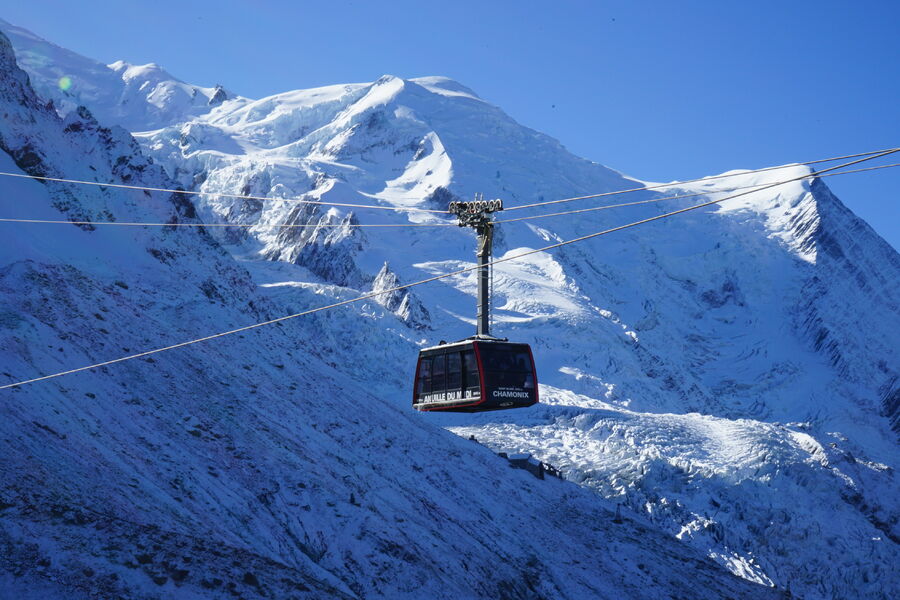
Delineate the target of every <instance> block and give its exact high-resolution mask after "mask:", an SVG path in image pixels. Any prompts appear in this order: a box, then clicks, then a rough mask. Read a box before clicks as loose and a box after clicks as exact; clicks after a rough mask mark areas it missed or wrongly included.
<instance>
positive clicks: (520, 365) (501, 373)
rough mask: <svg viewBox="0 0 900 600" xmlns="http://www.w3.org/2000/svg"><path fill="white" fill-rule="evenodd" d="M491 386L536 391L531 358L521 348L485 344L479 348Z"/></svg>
mask: <svg viewBox="0 0 900 600" xmlns="http://www.w3.org/2000/svg"><path fill="white" fill-rule="evenodd" d="M479 348H480V350H481V360H482V362H483V364H484V370H485V371H486V372H487V373H488V376H489V377H488V379H489V380H490V386H491V387H493V386H498V387H510V388H519V389H534V373H533V371H532V364H531V356H530V355H529V354H528V352H526V351H524V350H520V349H519V348H515V347H512V348H511V347H509V346H503V345H499V344H498V345H497V346H495V347H491V346H490V345H488V344H484V345H482V346H480V347H479Z"/></svg>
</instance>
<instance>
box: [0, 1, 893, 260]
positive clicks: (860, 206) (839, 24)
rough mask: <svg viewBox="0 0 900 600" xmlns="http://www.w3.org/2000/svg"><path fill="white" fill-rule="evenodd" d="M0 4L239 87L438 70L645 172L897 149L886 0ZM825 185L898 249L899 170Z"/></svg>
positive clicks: (89, 39)
mask: <svg viewBox="0 0 900 600" xmlns="http://www.w3.org/2000/svg"><path fill="white" fill-rule="evenodd" d="M113 7H114V8H113ZM0 16H2V17H3V18H5V19H6V20H8V21H10V22H12V23H14V24H16V25H20V26H22V27H25V28H27V29H30V30H32V31H34V32H35V33H37V34H38V35H41V36H42V37H45V38H47V39H49V40H50V41H53V42H55V43H57V44H59V45H61V46H64V47H66V48H69V49H71V50H74V51H76V52H79V53H81V54H84V55H87V56H90V57H92V58H95V59H98V60H101V61H104V62H107V63H108V62H112V61H114V60H117V59H123V60H126V61H128V62H132V63H146V62H156V63H159V64H161V65H162V66H163V67H165V68H166V69H167V70H169V71H170V72H171V73H172V74H173V75H175V76H176V77H179V78H180V79H183V80H185V81H188V82H191V83H195V84H201V85H211V84H214V83H222V84H223V85H225V86H226V87H228V88H229V89H231V90H234V91H235V92H237V93H240V94H242V95H245V96H250V97H262V96H265V95H268V94H273V93H277V92H282V91H286V90H290V89H297V88H306V87H314V86H319V85H326V84H333V83H347V82H362V81H372V80H374V79H376V78H377V77H379V76H380V75H383V74H386V73H389V74H392V75H398V76H401V77H417V76H423V75H446V76H449V77H452V78H454V79H457V80H458V81H460V82H462V83H464V84H465V85H467V86H469V87H471V88H473V89H474V90H475V91H476V92H478V94H479V95H481V96H482V97H483V98H485V99H487V100H489V101H491V102H493V103H495V104H497V105H499V106H500V107H501V108H503V109H504V110H505V111H506V112H507V113H509V114H510V115H511V116H513V117H514V118H515V119H517V120H518V121H520V122H521V123H523V124H525V125H527V126H529V127H532V128H534V129H538V130H540V131H543V132H545V133H548V134H550V135H552V136H554V137H556V138H557V139H559V140H560V141H561V142H562V143H563V144H564V145H565V146H566V147H568V148H569V149H570V150H571V151H572V152H574V153H575V154H578V155H580V156H584V157H586V158H590V159H592V160H596V161H599V162H602V163H603V164H606V165H608V166H611V167H613V168H615V169H618V170H620V171H623V172H625V173H627V174H629V175H633V176H635V177H639V178H642V179H649V180H655V181H668V180H672V179H686V178H693V177H699V176H703V175H709V174H714V173H719V172H722V171H726V170H729V169H735V168H754V167H762V166H766V165H773V164H781V163H786V162H792V161H803V160H811V159H815V158H820V157H828V156H836V155H840V154H850V153H854V152H861V151H866V150H874V149H878V148H887V147H893V146H900V30H898V25H900V2H898V1H897V0H881V1H868V0H856V1H854V2H846V1H836V0H835V1H833V0H815V1H812V0H810V1H805V0H791V1H784V0H780V1H774V0H757V1H755V2H716V1H712V0H709V1H694V0H682V1H679V2H675V1H666V0H639V1H638V0H630V1H629V0H622V1H615V2H612V1H594V2H589V1H568V2H567V1H564V0H559V1H558V2H555V3H551V2H547V1H533V0H520V1H515V2H514V1H505V0H497V1H490V0H482V1H481V2H473V1H469V0H455V1H444V2H429V1H426V0H419V1H416V2H413V1H408V0H402V1H399V0H398V1H389V0H384V1H382V2H376V1H356V2H351V1H342V0H332V1H330V2H305V1H301V0H294V1H286V0H253V1H248V0H243V1H239V0H187V1H184V0H182V1H180V2H173V1H171V0H157V1H155V2H146V1H135V0H120V1H119V2H115V3H111V2H98V1H93V2H92V1H89V0H88V1H82V2H77V3H76V2H71V3H60V2H58V1H51V0H28V1H27V2H16V3H9V5H8V6H6V7H4V9H3V13H2V14H0ZM898 161H900V158H898V159H893V160H891V162H898ZM828 185H829V186H831V187H832V189H833V190H835V192H836V193H837V194H838V196H839V197H841V199H842V200H843V201H844V202H845V203H846V204H847V205H848V206H850V207H851V208H852V209H853V210H854V211H855V212H857V214H859V215H861V216H862V217H863V218H865V219H866V220H867V221H868V222H869V223H870V224H871V225H872V226H873V227H874V228H875V229H876V230H877V231H878V232H879V233H880V234H881V235H882V236H884V237H885V238H886V239H888V241H890V242H891V243H892V244H893V245H894V247H895V248H898V247H900V191H898V190H900V168H897V169H894V170H890V169H889V170H885V171H876V172H874V173H871V174H860V175H849V176H846V177H842V178H830V179H829V180H828Z"/></svg>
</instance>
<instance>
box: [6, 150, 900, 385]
mask: <svg viewBox="0 0 900 600" xmlns="http://www.w3.org/2000/svg"><path fill="white" fill-rule="evenodd" d="M895 152H900V148H895V149H891V150H886V151H883V152H881V153H879V154H875V155H872V156H867V157H865V158H860V159H857V160H854V161H851V162H848V163H844V164H841V165H838V166H835V167H829V168H827V169H823V170H821V171H816V172H813V173H806V174H804V175H801V176H799V177H794V178H792V179H788V180H785V181H779V182H776V183H772V184H769V185H767V186H765V187H762V188H759V189H754V190H749V191H744V192H740V193H738V194H733V195H730V196H726V197H725V198H719V199H718V200H711V201H709V202H704V203H702V204H697V205H694V206H689V207H687V208H682V209H679V210H675V211H672V212H668V213H664V214H661V215H657V216H655V217H649V218H647V219H641V220H640V221H634V222H632V223H628V224H625V225H619V226H618V227H613V228H610V229H606V230H603V231H598V232H595V233H591V234H588V235H584V236H581V237H577V238H574V239H571V240H566V241H562V242H558V243H555V244H550V245H549V246H544V247H542V248H537V249H535V250H528V251H526V252H522V253H520V254H515V255H513V256H505V257H503V258H498V259H495V260H493V261H491V262H490V263H488V264H489V265H490V266H491V267H493V266H494V265H496V264H498V263H502V262H508V261H511V260H517V259H520V258H524V257H526V256H530V255H532V254H537V253H539V252H546V251H547V250H552V249H554V248H560V247H562V246H566V245H569V244H574V243H577V242H582V241H585V240H589V239H592V238H596V237H599V236H602V235H606V234H609V233H613V232H616V231H622V230H624V229H629V228H631V227H637V226H638V225H643V224H645V223H650V222H652V221H658V220H660V219H665V218H668V217H672V216H675V215H679V214H682V213H686V212H689V211H693V210H698V209H700V208H704V207H706V206H712V205H714V204H720V203H722V202H725V201H726V200H732V199H734V198H739V197H741V196H746V195H748V194H752V193H756V192H759V191H762V190H765V189H771V188H773V187H777V186H779V185H784V184H786V183H790V182H792V181H800V180H803V179H807V178H809V177H817V176H819V175H821V174H824V173H828V172H831V171H836V170H837V169H841V168H843V167H849V166H851V165H855V164H858V163H862V162H866V161H869V160H874V159H876V158H880V157H882V156H887V155H888V154H893V153H895ZM480 268H481V266H480V265H475V266H473V267H466V268H464V269H458V270H456V271H451V272H450V273H444V274H442V275H436V276H434V277H429V278H427V279H422V280H421V281H415V282H413V283H407V284H405V285H399V286H395V287H392V288H389V289H386V290H382V291H380V292H372V293H369V294H363V295H362V296H358V297H356V298H351V299H349V300H343V301H341V302H335V303H333V304H329V305H326V306H320V307H317V308H312V309H310V310H305V311H302V312H298V313H294V314H292V315H286V316H284V317H279V318H277V319H270V320H268V321H263V322H261V323H255V324H253V325H247V326H244V327H239V328H237V329H232V330H229V331H223V332H221V333H216V334H213V335H208V336H204V337H201V338H197V339H193V340H188V341H186V342H181V343H178V344H172V345H170V346H165V347H162V348H156V349H154V350H148V351H146V352H139V353H137V354H131V355H129V356H123V357H120V358H116V359H112V360H107V361H104V362H100V363H96V364H93V365H88V366H85V367H79V368H77V369H69V370H67V371H60V372H58V373H53V374H51V375H44V376H42V377H35V378H33V379H27V380H24V381H18V382H15V383H9V384H6V385H2V386H0V389H9V388H16V387H19V386H23V385H26V384H29V383H36V382H38V381H45V380H48V379H54V378H56V377H62V376H63V375H70V374H72V373H79V372H81V371H87V370H90V369H96V368H99V367H104V366H107V365H112V364H115V363H120V362H125V361H128V360H132V359H135V358H142V357H145V356H150V355H152V354H158V353H160V352H165V351H167V350H174V349H176V348H183V347H185V346H190V345H192V344H197V343H199V342H204V341H208V340H212V339H216V338H221V337H225V336H227V335H231V334H234V333H240V332H243V331H250V330H252V329H256V328H259V327H263V326H266V325H272V324H275V323H281V322H283V321H288V320H290V319H295V318H297V317H302V316H304V315H309V314H313V313H317V312H321V311H325V310H329V309H332V308H337V307H339V306H345V305H348V304H352V303H355V302H360V301H362V300H367V299H369V298H375V297H376V296H381V295H383V294H389V293H393V292H396V291H399V290H403V289H407V288H411V287H414V286H417V285H423V284H425V283H430V282H432V281H437V280H439V279H446V278H448V277H453V276H456V275H461V274H463V273H469V272H471V271H475V270H477V269H480Z"/></svg>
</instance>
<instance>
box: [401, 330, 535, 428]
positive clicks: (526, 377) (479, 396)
mask: <svg viewBox="0 0 900 600" xmlns="http://www.w3.org/2000/svg"><path fill="white" fill-rule="evenodd" d="M537 401H538V389H537V373H536V371H535V368H534V357H533V356H532V354H531V348H530V347H529V346H528V344H511V343H507V342H502V341H493V340H463V341H461V342H454V343H452V344H442V345H440V346H433V347H431V348H425V349H424V350H421V351H420V352H419V362H418V364H417V365H416V379H415V386H414V388H413V408H415V409H417V410H429V411H430V410H442V411H448V412H481V411H486V410H501V409H505V408H522V407H525V406H531V405H532V404H536V403H537Z"/></svg>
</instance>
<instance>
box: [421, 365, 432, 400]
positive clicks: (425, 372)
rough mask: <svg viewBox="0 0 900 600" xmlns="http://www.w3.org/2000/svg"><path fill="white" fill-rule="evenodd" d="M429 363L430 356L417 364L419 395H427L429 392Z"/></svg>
mask: <svg viewBox="0 0 900 600" xmlns="http://www.w3.org/2000/svg"><path fill="white" fill-rule="evenodd" d="M431 363H432V357H430V356H429V357H428V358H423V359H422V360H421V362H419V394H427V393H429V392H430V391H431Z"/></svg>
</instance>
